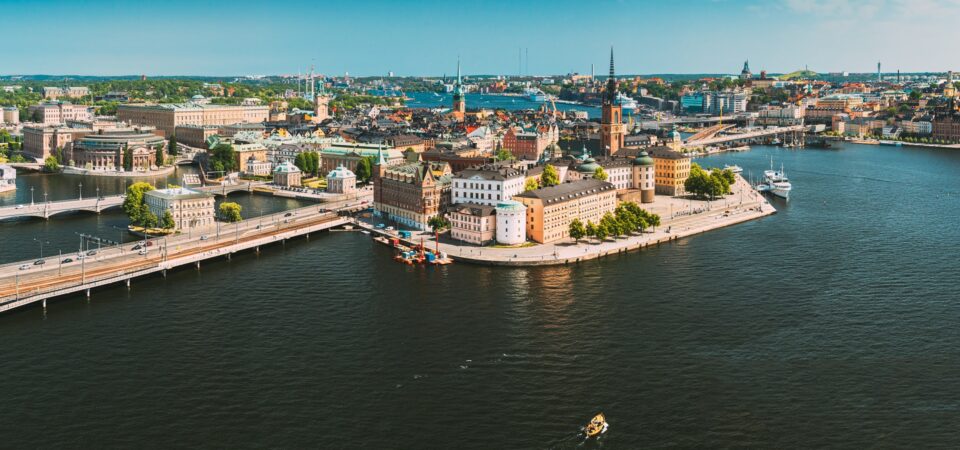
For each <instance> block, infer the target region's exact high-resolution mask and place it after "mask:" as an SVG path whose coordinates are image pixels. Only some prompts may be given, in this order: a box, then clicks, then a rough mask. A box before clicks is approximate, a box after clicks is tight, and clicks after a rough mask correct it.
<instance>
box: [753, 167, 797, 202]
mask: <svg viewBox="0 0 960 450" xmlns="http://www.w3.org/2000/svg"><path fill="white" fill-rule="evenodd" d="M792 189H793V185H792V184H790V180H789V179H788V178H787V175H786V174H785V173H784V172H783V165H782V164H781V165H780V170H779V171H776V170H774V169H773V158H770V170H765V171H763V181H761V182H760V184H759V185H757V190H758V191H760V192H769V193H771V194H773V195H775V196H777V197H780V198H782V199H784V200H790V191H791V190H792Z"/></svg>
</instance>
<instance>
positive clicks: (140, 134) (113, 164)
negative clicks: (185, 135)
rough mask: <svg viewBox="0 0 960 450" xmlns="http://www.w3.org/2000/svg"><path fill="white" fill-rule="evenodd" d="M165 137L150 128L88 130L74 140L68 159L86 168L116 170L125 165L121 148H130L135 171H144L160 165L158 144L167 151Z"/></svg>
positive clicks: (77, 165) (75, 164) (161, 163)
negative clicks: (104, 130)
mask: <svg viewBox="0 0 960 450" xmlns="http://www.w3.org/2000/svg"><path fill="white" fill-rule="evenodd" d="M166 143H167V141H166V140H165V139H163V138H162V137H159V136H157V135H155V134H153V133H150V132H149V131H141V130H136V129H125V130H118V131H110V132H102V133H91V134H87V135H85V136H83V137H82V138H80V139H79V140H77V141H75V142H74V143H73V150H72V152H71V156H70V160H71V161H73V165H74V166H76V167H80V168H84V169H87V170H95V171H97V170H106V171H118V170H122V169H123V168H124V166H126V164H125V162H124V160H123V159H124V158H125V155H124V150H125V149H126V150H129V152H130V153H131V156H132V158H133V161H132V162H131V164H130V166H131V167H132V170H133V171H134V172H145V171H148V170H151V169H152V168H154V167H156V166H161V165H163V161H162V160H161V161H157V148H158V147H159V148H161V149H164V150H163V151H164V152H165V151H166Z"/></svg>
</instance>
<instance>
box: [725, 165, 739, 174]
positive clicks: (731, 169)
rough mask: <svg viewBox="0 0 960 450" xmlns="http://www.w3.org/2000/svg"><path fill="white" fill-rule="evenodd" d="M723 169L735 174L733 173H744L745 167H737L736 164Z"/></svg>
mask: <svg viewBox="0 0 960 450" xmlns="http://www.w3.org/2000/svg"><path fill="white" fill-rule="evenodd" d="M723 168H724V169H730V171H731V172H733V173H743V167H740V166H738V165H736V164H734V165H732V166H731V165H729V164H727V165H725V166H723Z"/></svg>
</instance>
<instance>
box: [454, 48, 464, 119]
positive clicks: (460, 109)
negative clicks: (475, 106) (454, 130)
mask: <svg viewBox="0 0 960 450" xmlns="http://www.w3.org/2000/svg"><path fill="white" fill-rule="evenodd" d="M453 112H454V114H456V115H457V116H458V118H459V119H460V120H463V115H464V114H465V113H466V112H467V101H466V97H465V95H464V92H463V82H462V80H461V79H460V58H457V84H456V85H454V87H453Z"/></svg>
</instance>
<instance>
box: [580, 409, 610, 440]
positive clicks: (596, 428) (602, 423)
mask: <svg viewBox="0 0 960 450" xmlns="http://www.w3.org/2000/svg"><path fill="white" fill-rule="evenodd" d="M607 428H610V424H608V423H607V419H606V418H605V417H604V416H603V413H600V414H597V415H596V416H593V418H592V419H590V423H588V424H587V426H586V427H584V428H583V433H584V434H586V435H587V437H588V438H592V437H596V436H599V435H601V434H603V433H606V432H607Z"/></svg>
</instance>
